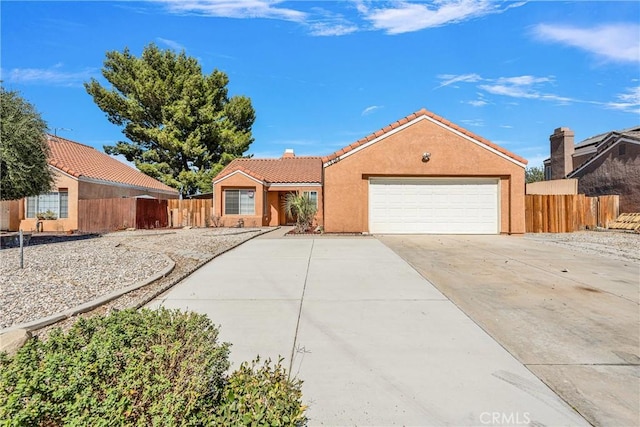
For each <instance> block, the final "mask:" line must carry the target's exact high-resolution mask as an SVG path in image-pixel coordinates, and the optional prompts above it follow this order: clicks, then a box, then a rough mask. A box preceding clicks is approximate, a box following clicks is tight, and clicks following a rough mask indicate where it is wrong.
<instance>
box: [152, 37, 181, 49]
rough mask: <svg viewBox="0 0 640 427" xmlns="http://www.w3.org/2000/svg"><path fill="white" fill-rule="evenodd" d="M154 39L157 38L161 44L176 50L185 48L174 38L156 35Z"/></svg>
mask: <svg viewBox="0 0 640 427" xmlns="http://www.w3.org/2000/svg"><path fill="white" fill-rule="evenodd" d="M156 40H158V41H159V42H160V43H162V44H165V45H167V46H169V47H170V48H171V49H173V50H177V51H183V50H187V49H186V48H185V47H184V46H183V45H181V44H180V43H178V42H177V41H175V40H171V39H164V38H162V37H156Z"/></svg>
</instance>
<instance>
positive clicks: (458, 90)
mask: <svg viewBox="0 0 640 427" xmlns="http://www.w3.org/2000/svg"><path fill="white" fill-rule="evenodd" d="M0 8H1V9H0V13H1V24H2V25H1V36H2V39H1V48H2V50H1V57H0V59H1V64H0V66H1V76H2V77H1V78H2V80H3V85H4V87H5V88H6V89H10V90H18V91H19V92H21V94H22V95H23V96H24V97H25V98H26V99H27V100H28V101H30V102H31V103H33V104H34V105H35V106H36V108H37V109H38V111H39V112H40V113H41V114H42V116H43V118H44V119H45V120H46V121H47V123H48V125H49V127H50V129H51V132H52V133H54V132H56V133H57V134H58V135H60V136H63V137H66V138H69V139H72V140H75V141H79V142H82V143H85V144H88V145H92V146H95V147H96V148H99V149H102V146H103V145H104V144H114V143H115V142H116V141H118V140H120V139H122V138H123V136H122V134H121V130H120V128H119V127H117V126H115V125H113V124H111V123H109V122H108V120H107V119H106V117H105V115H104V113H102V111H100V110H99V109H98V107H97V106H96V105H95V104H94V103H93V100H92V98H91V97H90V96H89V95H88V94H87V93H86V92H85V90H84V87H83V82H86V81H88V80H89V79H90V78H91V77H95V78H98V79H99V80H101V81H103V82H104V80H103V79H102V76H101V74H100V70H101V67H102V63H103V61H104V58H105V52H106V51H110V50H118V51H122V50H123V49H124V48H125V47H128V48H129V49H130V50H131V51H132V52H133V53H134V54H136V55H139V54H140V53H141V52H142V49H143V47H144V46H146V45H147V44H149V43H152V42H153V43H155V44H157V45H158V46H159V47H161V48H171V49H175V50H182V49H184V50H185V51H186V53H187V54H188V55H190V56H193V57H195V58H197V59H198V60H199V61H200V64H201V65H202V67H203V71H204V72H205V73H209V72H211V71H212V70H213V69H216V68H217V69H219V70H222V71H224V72H226V73H227V74H228V75H229V78H230V84H229V90H230V94H231V95H245V96H248V97H250V98H251V100H252V102H253V106H254V108H255V110H256V115H257V119H256V122H255V125H254V127H253V135H254V137H255V142H254V143H253V144H252V146H251V148H250V150H249V153H253V154H254V155H255V156H256V157H275V156H280V155H281V154H282V152H283V151H284V149H285V148H293V149H294V150H295V152H296V154H298V155H327V154H330V153H332V152H333V151H335V150H337V149H339V148H341V147H343V146H345V145H348V144H351V143H352V142H354V141H356V140H358V139H360V138H362V137H364V136H366V135H368V134H369V133H371V132H373V131H376V130H378V129H380V128H382V127H384V126H386V125H388V124H389V123H392V122H394V121H396V120H398V119H400V118H402V117H404V116H406V115H408V114H410V113H412V112H414V111H417V110H419V109H420V108H423V107H424V108H426V109H428V110H430V111H432V112H434V113H436V114H439V115H441V116H443V117H445V118H446V119H448V120H450V121H452V122H454V123H456V124H458V125H460V126H463V127H465V128H467V129H469V130H471V131H472V132H475V133H477V134H479V135H481V136H483V137H485V138H487V139H489V140H491V141H493V142H495V143H497V144H500V145H502V146H503V147H504V148H506V149H508V150H511V151H513V152H514V153H516V154H518V155H521V156H523V157H525V158H527V159H528V160H529V162H530V166H539V165H541V163H542V160H543V159H544V158H545V157H548V150H549V148H548V141H549V135H550V134H551V133H553V130H554V129H555V128H557V127H560V126H568V127H571V128H572V129H573V130H574V131H575V133H576V140H577V141H579V140H582V139H585V138H587V137H589V136H592V135H594V134H598V133H602V132H606V131H609V130H613V129H622V128H626V127H630V126H634V125H638V124H640V2H637V1H629V2H620V1H604V2H592V1H580V2H554V1H533V2H524V1H522V2H502V1H488V0H453V1H448V0H437V1H421V2H417V1H364V0H363V1H318V2H314V1H274V0H246V1H239V0H238V1H232V0H210V1H198V0H185V1H181V0H176V1H172V0H165V1H146V2H116V1H109V2H93V1H88V2H78V1H66V2H63V1H43V2H31V1H20V2H18V1H2V2H1V4H0Z"/></svg>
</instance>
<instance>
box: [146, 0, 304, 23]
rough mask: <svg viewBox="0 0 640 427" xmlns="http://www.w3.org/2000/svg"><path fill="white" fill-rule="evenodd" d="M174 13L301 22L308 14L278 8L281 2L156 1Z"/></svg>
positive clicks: (245, 0)
mask: <svg viewBox="0 0 640 427" xmlns="http://www.w3.org/2000/svg"><path fill="white" fill-rule="evenodd" d="M156 1H159V2H160V3H164V4H165V5H166V6H167V9H168V10H169V11H170V12H173V13H193V14H198V15H205V16H215V17H220V18H269V19H282V20H286V21H295V22H301V21H304V20H305V18H306V17H307V14H306V13H304V12H301V11H298V10H294V9H289V8H284V7H278V4H280V3H283V1H281V0H242V1H238V0H156Z"/></svg>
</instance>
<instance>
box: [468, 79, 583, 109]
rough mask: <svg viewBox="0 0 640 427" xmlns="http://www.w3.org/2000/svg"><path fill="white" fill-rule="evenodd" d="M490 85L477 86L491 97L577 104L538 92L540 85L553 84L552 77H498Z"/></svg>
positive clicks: (564, 98)
mask: <svg viewBox="0 0 640 427" xmlns="http://www.w3.org/2000/svg"><path fill="white" fill-rule="evenodd" d="M489 81H490V82H491V83H490V84H483V85H480V86H478V87H479V88H480V89H482V90H484V91H486V92H488V93H491V94H493V95H501V96H509V97H512V98H523V99H538V100H541V101H555V102H559V103H562V104H567V103H571V102H577V100H575V99H572V98H568V97H565V96H559V95H555V94H552V93H544V92H540V90H539V89H538V88H539V87H540V86H541V85H543V84H547V83H553V82H554V79H553V77H535V76H529V75H525V76H515V77H499V78H497V79H494V80H489Z"/></svg>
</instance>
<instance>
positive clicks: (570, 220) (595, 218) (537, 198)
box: [525, 194, 619, 233]
mask: <svg viewBox="0 0 640 427" xmlns="http://www.w3.org/2000/svg"><path fill="white" fill-rule="evenodd" d="M618 211H619V196H617V195H614V196H598V197H587V196H585V195H584V194H572V195H537V194H536V195H530V194H529V195H526V196H525V221H526V232H527V233H571V232H573V231H579V230H584V229H588V228H595V227H605V228H606V227H608V225H609V223H610V222H613V221H614V220H615V219H616V218H617V217H618V213H619V212H618Z"/></svg>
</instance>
